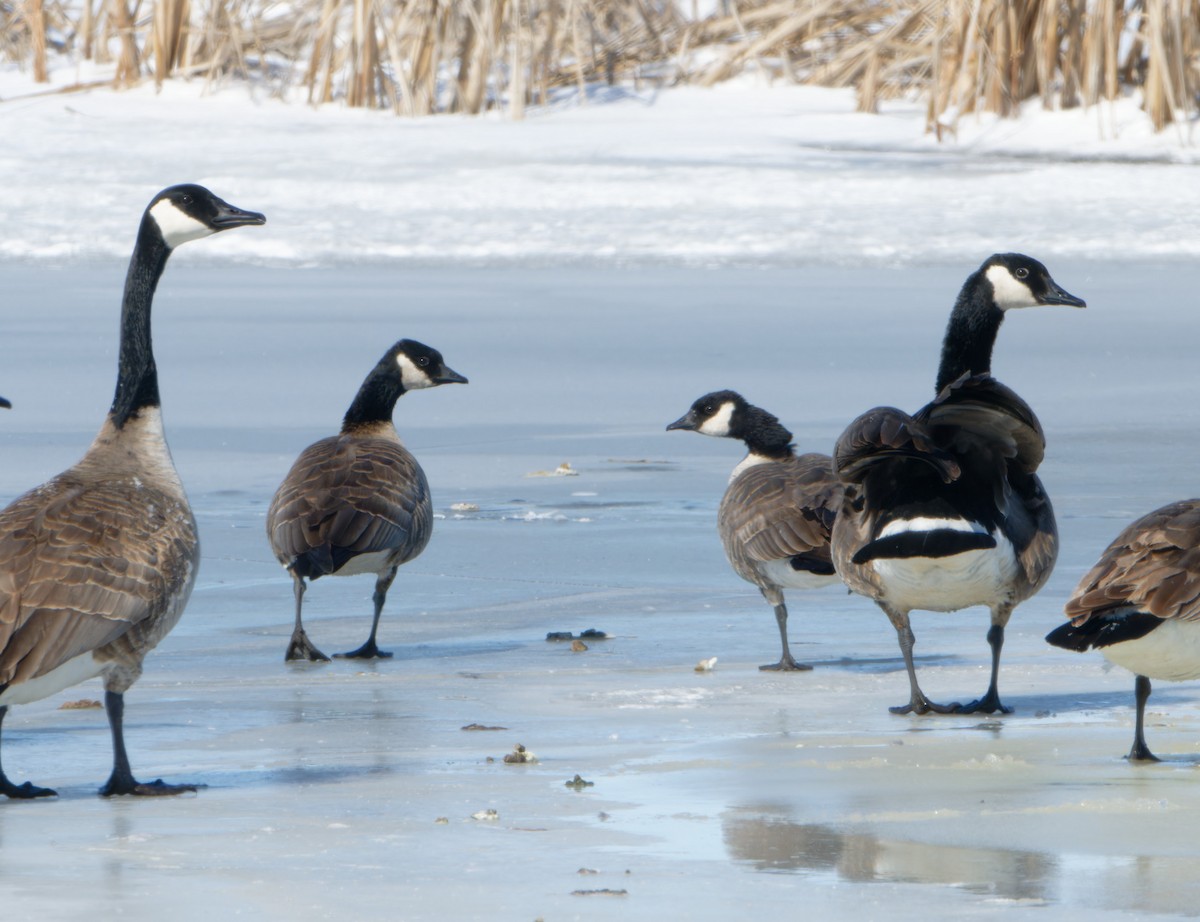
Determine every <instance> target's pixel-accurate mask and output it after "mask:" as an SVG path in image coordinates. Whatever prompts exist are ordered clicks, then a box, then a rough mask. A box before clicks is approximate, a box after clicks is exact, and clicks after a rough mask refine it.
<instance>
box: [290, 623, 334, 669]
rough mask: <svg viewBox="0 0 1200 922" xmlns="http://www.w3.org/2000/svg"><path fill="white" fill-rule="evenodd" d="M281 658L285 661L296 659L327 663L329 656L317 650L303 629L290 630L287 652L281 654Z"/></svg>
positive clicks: (291, 661) (294, 660)
mask: <svg viewBox="0 0 1200 922" xmlns="http://www.w3.org/2000/svg"><path fill="white" fill-rule="evenodd" d="M283 660H284V662H286V663H294V662H296V661H297V660H305V661H307V662H310V663H328V662H329V657H328V656H326V655H325V654H324V653H322V652H321V651H320V650H318V649H317V648H316V647H315V646H313V643H312V641H311V640H309V639H308V635H307V634H305V633H304V631H303V629H301V630H299V631H293V632H292V639H291V642H290V643H289V644H288V648H287V653H285V654H284V655H283Z"/></svg>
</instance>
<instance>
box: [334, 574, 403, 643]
mask: <svg viewBox="0 0 1200 922" xmlns="http://www.w3.org/2000/svg"><path fill="white" fill-rule="evenodd" d="M397 569H399V565H397V566H395V567H392V568H391V569H390V570H388V571H387V572H386V573H384V574H383V575H381V576H380V577H379V579H377V580H376V581H375V594H374V595H373V596H371V600H372V601H373V602H374V603H375V617H374V619H373V620H372V621H371V636H370V637H368V638H367V642H366V643H364V644H363V645H362V646H361V647H359V648H358V649H357V650H351V651H350V652H349V653H335V654H333V655H334V656H336V657H337V658H338V659H388V658H390V657H391V655H392V654H391V653H389V652H388V651H386V650H380V649H379V647H378V646H376V644H375V632H376V631H378V630H379V616H380V615H382V614H383V603H384V602H386V601H387V593H388V589H390V588H391V586H392V580H394V579H395V578H396V570H397Z"/></svg>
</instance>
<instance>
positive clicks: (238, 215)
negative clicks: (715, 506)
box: [146, 183, 267, 249]
mask: <svg viewBox="0 0 1200 922" xmlns="http://www.w3.org/2000/svg"><path fill="white" fill-rule="evenodd" d="M146 216H147V217H148V218H150V219H151V220H152V221H153V222H154V225H155V227H157V228H158V232H159V234H161V235H162V238H163V242H164V243H166V245H167V247H168V248H170V249H174V248H175V247H177V246H179V244H181V243H186V242H187V241H189V240H199V239H200V238H201V237H207V236H209V235H210V234H215V233H217V232H218V231H223V230H229V229H230V228H231V227H243V226H245V225H247V224H266V223H267V219H266V218H265V217H264V216H263V215H261V214H259V213H258V212H257V211H243V210H242V209H241V208H237V207H235V206H233V205H230V204H229V203H228V202H226V201H224V200H223V199H220V198H217V196H215V195H213V194H212V193H211V192H209V191H208V190H207V189H205V188H204V187H203V186H198V185H196V184H194V183H185V184H183V185H179V186H171V187H170V188H167V189H163V190H162V192H160V193H158V195H156V196H154V199H153V200H152V201H151V202H150V204H149V205H148V206H147V208H146Z"/></svg>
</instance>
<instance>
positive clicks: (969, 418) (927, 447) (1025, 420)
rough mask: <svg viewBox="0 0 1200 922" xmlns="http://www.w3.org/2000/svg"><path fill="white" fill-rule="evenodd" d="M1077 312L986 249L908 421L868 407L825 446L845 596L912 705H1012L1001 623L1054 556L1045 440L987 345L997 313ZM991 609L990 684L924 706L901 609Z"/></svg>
mask: <svg viewBox="0 0 1200 922" xmlns="http://www.w3.org/2000/svg"><path fill="white" fill-rule="evenodd" d="M1052 304H1058V305H1068V306H1072V307H1085V306H1086V305H1085V304H1084V302H1083V301H1082V300H1081V299H1080V298H1077V297H1075V296H1074V295H1071V294H1068V293H1067V292H1066V291H1064V290H1063V289H1062V288H1060V287H1059V285H1058V284H1057V283H1056V282H1055V281H1054V280H1053V279H1052V278H1051V277H1050V273H1049V272H1047V271H1046V267H1045V266H1043V265H1042V264H1041V263H1040V262H1038V261H1037V260H1035V259H1031V258H1030V257H1028V256H1024V255H1021V254H1018V253H1001V254H996V255H994V256H991V257H990V258H989V259H987V260H986V261H985V262H984V263H983V265H982V266H980V268H979V269H978V270H977V271H976V272H974V273H972V274H971V275H970V276H969V277H968V278H967V280H966V282H965V283H964V285H963V287H962V290H961V291H960V292H959V295H958V298H957V300H956V301H955V304H954V308H953V310H952V311H951V314H950V321H949V324H948V326H947V329H946V335H945V339H944V342H943V345H942V356H941V364H940V367H939V368H938V373H937V381H936V387H935V392H936V395H937V396H936V397H935V398H934V400H933V401H932V402H930V403H929V404H927V405H926V406H925V407H923V408H922V409H921V410H919V411H918V412H917V413H916V414H915V415H913V416H909V415H908V414H907V413H904V412H903V411H901V410H897V409H895V408H894V407H876V408H875V409H873V410H869V411H867V412H866V413H864V414H863V415H862V416H860V417H858V419H856V420H855V421H854V422H852V423H851V424H850V425H849V426H848V427H847V428H846V430H845V432H843V433H842V435H841V437H840V438H839V439H838V441H837V445H836V447H835V449H834V469H835V470H836V471H837V473H838V476H839V477H841V479H842V481H843V483H844V484H845V486H846V493H845V499H844V501H843V504H842V508H841V509H840V510H839V512H838V515H837V519H836V520H835V523H834V527H833V538H832V542H833V561H834V566H835V567H836V568H837V571H838V573H839V574H840V575H841V577H842V579H843V580H844V581H845V582H846V585H848V586H849V587H850V588H851V589H852V590H853V591H854V592H857V593H860V594H862V595H865V596H868V597H869V598H872V599H874V600H875V602H876V603H877V604H878V605H879V607H880V608H882V609H883V611H884V613H885V614H886V615H887V616H888V619H889V620H890V621H891V623H892V626H893V627H894V628H895V629H896V634H897V639H898V641H899V644H900V651H901V653H902V654H903V656H904V665H905V668H906V669H907V671H908V681H909V692H910V695H909V702H908V704H906V705H903V706H900V707H893V708H891V709H890V710H891V711H892V712H893V713H897V714H907V713H917V714H925V713H929V712H930V711H933V712H935V713H987V714H991V713H996V712H1000V713H1004V714H1007V713H1010V712H1011V708H1008V707H1006V706H1005V705H1004V704H1003V703H1002V702H1001V700H1000V693H999V690H998V684H997V683H998V677H999V669H1000V651H1001V649H1002V647H1003V645H1004V628H1005V625H1006V624H1007V623H1008V620H1009V617H1010V616H1011V615H1012V611H1013V609H1014V607H1016V605H1017V604H1019V603H1020V602H1022V601H1024V600H1025V599H1028V598H1030V597H1031V596H1032V595H1034V594H1035V593H1036V592H1037V591H1038V590H1039V589H1041V587H1042V586H1043V585H1044V584H1045V582H1046V580H1047V579H1048V578H1049V576H1050V571H1051V570H1052V569H1053V567H1054V561H1055V558H1056V557H1057V554H1058V532H1057V528H1056V526H1055V522H1054V511H1053V509H1052V507H1051V505H1050V500H1049V498H1048V497H1047V496H1046V492H1045V490H1044V489H1043V488H1042V483H1041V481H1040V480H1039V479H1038V476H1037V468H1038V466H1039V465H1040V464H1041V461H1042V456H1043V454H1044V452H1045V444H1046V442H1045V435H1044V434H1043V432H1042V427H1041V424H1040V423H1039V422H1038V419H1037V417H1036V416H1035V415H1034V413H1033V410H1032V409H1030V407H1029V406H1028V404H1026V403H1025V401H1024V400H1022V399H1021V398H1020V397H1019V396H1017V394H1016V393H1014V392H1013V391H1012V390H1010V389H1009V388H1007V387H1005V386H1004V385H1003V384H1001V383H1000V382H999V381H997V380H996V379H995V378H993V377H992V376H991V359H992V347H993V345H994V344H995V340H996V334H997V333H998V332H999V330H1000V324H1001V323H1002V322H1003V320H1004V317H1005V314H1006V313H1007V312H1008V311H1009V310H1013V309H1015V308H1021V307H1036V306H1040V305H1052ZM973 605H986V606H988V608H989V609H990V610H991V626H990V628H989V630H988V633H987V641H988V645H989V647H990V648H991V653H992V668H991V681H990V683H989V685H988V689H987V692H986V693H985V694H984V695H983V697H982V698H979V699H977V700H975V701H972V702H970V703H968V704H964V705H960V704H957V703H954V704H948V705H941V704H935V703H933V702H932V701H930V700H929V699H928V698H927V697H926V696H925V694H924V692H923V691H922V690H921V687H920V685H919V684H918V682H917V674H916V669H915V668H914V666H913V657H912V651H913V644H914V637H913V632H912V626H911V623H910V620H909V613H910V612H911V611H912V610H913V609H924V610H927V611H942V612H945V611H957V610H958V609H961V608H967V607H969V606H973Z"/></svg>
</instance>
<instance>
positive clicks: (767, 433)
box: [738, 407, 794, 459]
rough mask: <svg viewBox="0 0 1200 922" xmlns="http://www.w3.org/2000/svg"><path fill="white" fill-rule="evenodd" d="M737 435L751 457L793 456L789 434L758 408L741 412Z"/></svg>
mask: <svg viewBox="0 0 1200 922" xmlns="http://www.w3.org/2000/svg"><path fill="white" fill-rule="evenodd" d="M738 435H739V436H740V437H741V439H742V441H743V442H745V443H746V448H747V449H748V450H749V451H750V453H751V454H752V455H762V456H763V457H766V458H777V459H782V458H788V457H791V455H792V454H794V451H793V448H792V434H791V432H789V431H788V430H787V428H786V427H785V426H784V425H783V424H782V423H781V422H780V421H779V420H778V418H776V417H775V416H772V415H771V414H770V413H768V412H767V411H766V410H763V409H760V408H758V407H747V408H746V409H745V410H743V411H742V419H741V421H740V426H739V432H738Z"/></svg>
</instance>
